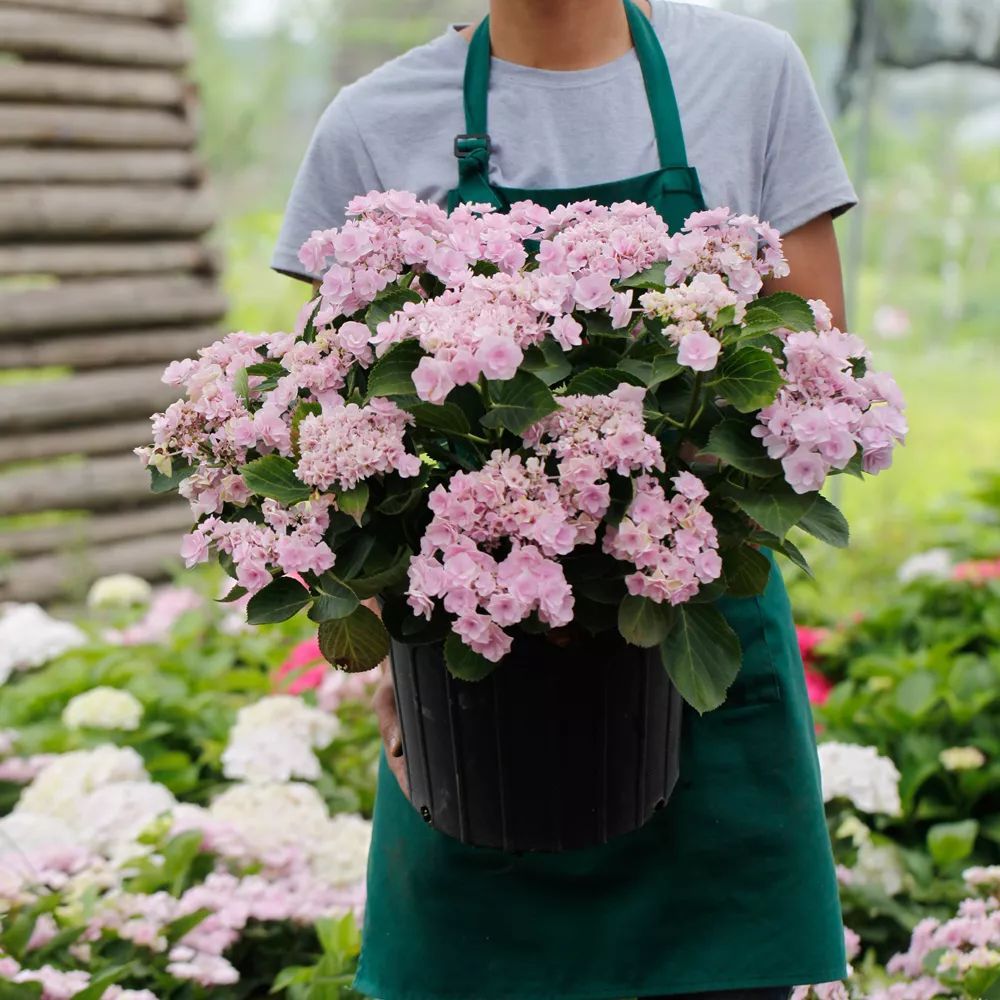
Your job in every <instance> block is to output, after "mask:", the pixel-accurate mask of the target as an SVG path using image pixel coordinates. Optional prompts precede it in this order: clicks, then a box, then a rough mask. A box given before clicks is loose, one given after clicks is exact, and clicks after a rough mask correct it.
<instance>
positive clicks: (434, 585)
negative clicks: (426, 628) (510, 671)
mask: <svg viewBox="0 0 1000 1000" xmlns="http://www.w3.org/2000/svg"><path fill="white" fill-rule="evenodd" d="M428 506H429V507H430V509H431V511H432V513H433V514H434V518H433V520H432V521H431V523H430V524H429V525H428V527H427V530H426V531H425V532H424V537H423V540H422V541H421V546H420V553H419V554H418V555H416V556H414V558H413V560H412V561H411V563H410V568H409V579H410V586H409V590H408V594H409V597H408V600H409V604H410V607H412V608H413V610H414V611H415V612H416V613H417V614H421V615H424V616H425V617H427V618H430V616H431V614H432V613H433V610H434V601H435V599H440V600H441V602H442V604H443V606H444V609H445V610H446V611H447V612H449V614H453V615H456V616H457V617H456V621H455V624H454V625H453V630H454V631H455V633H456V634H457V635H459V636H460V637H461V638H462V639H463V641H464V642H465V643H466V645H468V646H469V647H470V648H472V649H473V650H475V651H476V652H477V653H480V654H481V655H482V656H485V657H486V658H487V659H490V660H493V661H494V662H495V661H497V660H500V659H501V658H502V657H503V656H505V655H506V654H507V652H509V650H510V645H511V636H510V635H509V634H508V633H506V632H504V631H503V626H505V625H514V624H516V623H517V622H519V621H523V620H524V619H525V618H527V617H528V616H529V615H530V614H531V613H532V612H533V611H537V612H538V616H539V618H540V619H541V620H542V621H544V622H547V623H548V624H550V625H553V626H560V625H566V624H568V623H569V622H570V621H571V620H572V618H573V594H572V591H571V590H570V587H569V584H568V583H567V582H566V577H565V574H564V573H563V569H562V566H561V565H560V564H559V562H558V561H557V559H556V558H555V557H557V556H560V555H566V554H567V553H568V552H571V551H572V549H573V547H574V545H575V544H576V538H577V532H576V529H575V528H574V527H573V525H572V524H571V523H570V517H569V512H568V511H567V510H566V509H565V507H564V506H563V504H562V503H561V502H560V495H559V488H558V486H557V485H556V484H555V483H553V482H552V481H551V480H550V477H549V476H548V474H547V473H546V471H545V466H544V464H543V462H542V461H541V459H539V458H537V457H529V458H526V459H525V458H522V457H521V456H520V455H512V454H511V453H510V452H507V451H496V452H494V453H493V455H492V457H491V458H490V460H489V461H488V462H487V463H486V465H485V466H484V467H483V468H482V469H480V470H479V471H478V472H458V473H456V474H455V475H454V476H452V478H451V481H450V482H449V484H448V486H447V487H444V486H439V487H437V489H435V490H434V492H433V493H432V494H431V495H430V497H429V499H428ZM502 545H503V546H506V545H509V547H510V549H509V552H508V554H507V555H505V556H502V557H500V558H498V557H497V556H495V555H493V554H491V553H492V552H496V551H497V550H498V549H499V548H500V547H501V546H502Z"/></svg>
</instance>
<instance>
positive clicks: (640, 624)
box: [618, 594, 676, 649]
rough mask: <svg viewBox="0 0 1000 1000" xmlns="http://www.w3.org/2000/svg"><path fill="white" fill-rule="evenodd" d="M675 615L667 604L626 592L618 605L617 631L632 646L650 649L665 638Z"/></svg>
mask: <svg viewBox="0 0 1000 1000" xmlns="http://www.w3.org/2000/svg"><path fill="white" fill-rule="evenodd" d="M675 617H676V615H675V613H674V608H673V607H672V606H671V605H669V604H657V603H656V602H655V601H651V600H650V599H649V598H648V597H634V596H633V595H632V594H628V595H627V596H626V597H625V598H624V599H623V600H622V602H621V604H619V605H618V631H619V632H620V633H621V634H622V637H623V638H624V639H625V641H626V642H630V643H631V644H632V645H633V646H641V647H642V648H643V649H652V648H653V647H654V646H659V644H660V643H661V642H663V640H664V639H666V637H667V634H668V633H669V632H670V628H671V626H672V625H673V623H674V618H675Z"/></svg>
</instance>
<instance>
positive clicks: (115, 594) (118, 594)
mask: <svg viewBox="0 0 1000 1000" xmlns="http://www.w3.org/2000/svg"><path fill="white" fill-rule="evenodd" d="M152 593H153V588H152V587H150V585H149V584H148V583H147V582H146V581H145V580H143V579H142V577H138V576H133V575H132V574H131V573H115V574H114V575H112V576H102V577H101V578H100V579H99V580H95V581H94V583H93V584H92V585H91V587H90V591H89V592H88V593H87V606H88V607H90V608H129V607H132V606H133V605H136V604H147V603H149V599H150V597H151V596H152Z"/></svg>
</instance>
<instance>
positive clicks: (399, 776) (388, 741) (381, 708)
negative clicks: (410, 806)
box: [372, 669, 410, 798]
mask: <svg viewBox="0 0 1000 1000" xmlns="http://www.w3.org/2000/svg"><path fill="white" fill-rule="evenodd" d="M372 706H373V707H374V709H375V715H376V716H377V717H378V728H379V732H380V733H381V734H382V742H383V743H384V744H385V756H386V760H387V761H388V763H389V770H390V771H392V773H393V774H394V775H395V776H396V780H397V781H398V782H399V787H400V789H401V790H402V792H403V794H404V795H405V796H406V797H407V798H409V797H410V788H409V783H408V782H407V780H406V761H405V760H404V759H403V738H402V735H401V733H400V729H399V713H398V712H397V711H396V692H395V691H394V690H393V686H392V674H391V673H390V672H389V670H388V669H385V670H383V672H382V679H381V680H380V681H379V682H378V687H377V688H376V689H375V695H374V697H373V698H372Z"/></svg>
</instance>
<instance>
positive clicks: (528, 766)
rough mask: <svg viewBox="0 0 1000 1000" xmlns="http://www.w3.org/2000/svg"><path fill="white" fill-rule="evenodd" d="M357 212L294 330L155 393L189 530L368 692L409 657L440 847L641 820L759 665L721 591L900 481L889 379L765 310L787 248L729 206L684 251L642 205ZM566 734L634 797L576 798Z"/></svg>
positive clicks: (551, 839)
mask: <svg viewBox="0 0 1000 1000" xmlns="http://www.w3.org/2000/svg"><path fill="white" fill-rule="evenodd" d="M349 216H350V218H349V221H348V222H347V223H346V224H345V225H344V226H342V227H341V228H339V229H333V230H329V231H318V232H316V233H314V234H313V235H312V237H311V238H310V239H309V241H307V243H306V244H305V245H304V246H303V248H302V251H301V258H302V260H303V263H304V264H305V265H306V266H307V267H308V268H309V270H311V271H313V272H316V273H322V274H323V275H324V278H323V282H322V286H321V289H320V294H319V296H318V298H317V299H316V300H315V301H314V302H312V303H310V304H309V306H308V307H307V309H306V310H304V311H303V314H302V315H301V317H300V320H299V322H298V324H297V326H296V329H295V330H293V331H292V332H287V333H272V334H251V333H243V332H240V333H234V334H231V335H230V336H228V337H226V338H225V339H223V340H221V341H219V342H218V343H216V344H213V345H212V346H210V347H208V348H205V349H204V350H202V351H201V352H199V355H198V357H196V358H193V359H187V360H184V361H178V362H175V363H174V364H172V365H171V366H170V367H169V368H168V369H167V371H166V374H165V380H166V381H167V382H168V383H170V384H172V385H175V386H177V387H178V388H183V389H184V390H185V397H184V398H183V399H181V400H179V401H178V402H176V403H174V404H173V405H172V406H170V407H169V408H168V409H167V410H166V411H165V412H164V413H162V414H158V415H157V416H156V417H154V419H153V430H154V443H153V444H152V446H150V447H147V448H143V449H139V454H140V456H141V458H142V460H143V461H144V462H145V463H146V465H148V466H149V468H150V469H151V470H152V476H153V488H154V489H156V490H160V491H166V490H174V489H176V490H179V492H180V493H181V494H182V495H184V496H185V497H187V498H188V500H189V501H190V502H191V505H192V509H193V511H194V513H195V514H196V515H197V518H198V524H197V525H196V527H195V529H194V531H193V532H192V533H191V534H189V535H188V536H187V537H186V539H185V541H184V543H183V554H184V556H185V558H186V560H187V562H188V563H189V564H191V565H193V564H195V563H198V562H201V561H203V560H206V559H208V558H209V557H210V555H213V554H214V555H216V556H218V558H219V559H220V560H221V562H222V564H223V566H224V567H225V568H226V569H227V571H228V572H229V573H230V574H231V575H232V576H233V577H234V578H235V580H236V587H235V589H234V590H233V592H232V596H233V597H237V596H242V595H246V594H251V595H252V596H251V598H250V600H249V604H248V617H249V620H250V621H251V622H252V623H267V622H275V621H279V620H282V619H284V618H287V617H289V616H291V615H293V614H295V613H297V612H300V611H302V610H303V609H305V610H306V612H307V614H308V615H309V617H310V618H311V619H312V620H314V621H315V622H316V623H317V624H318V626H319V642H320V646H321V648H322V650H323V653H324V655H325V656H326V657H327V658H328V659H329V660H330V662H331V663H334V664H336V665H337V666H339V667H341V668H343V669H345V670H350V671H363V670H369V669H372V668H374V667H376V666H377V665H379V664H380V663H381V662H382V661H383V660H384V659H385V658H386V657H387V656H388V655H389V654H390V652H391V656H392V667H393V671H394V677H395V682H396V690H397V699H398V702H399V709H400V716H401V723H402V729H403V740H404V744H405V749H406V757H407V764H408V770H409V775H410V779H411V780H410V784H411V798H412V800H413V802H414V805H415V806H416V807H417V808H419V809H421V811H422V812H423V813H424V815H425V818H427V819H428V821H429V822H432V823H433V824H434V825H435V826H437V827H438V828H440V829H442V830H444V831H445V832H448V833H451V834H453V835H455V836H458V837H461V838H462V839H464V840H468V841H470V842H473V843H478V844H485V845H490V846H502V847H505V848H511V849H520V848H525V847H527V848H550V849H559V848H564V847H567V846H580V845H583V844H586V843H594V842H599V841H601V840H603V839H606V838H607V837H609V836H613V835H615V834H616V833H620V832H624V831H627V830H629V829H632V828H635V827H636V826H638V825H641V824H642V823H643V822H644V821H645V820H646V819H648V817H649V816H650V815H651V813H652V811H653V810H654V809H655V808H656V807H657V806H658V805H661V804H662V803H663V802H664V801H665V800H666V798H667V797H668V796H669V794H670V791H671V788H672V787H673V783H674V781H675V780H676V776H677V755H678V735H679V720H680V707H681V702H682V700H683V701H686V702H687V703H689V704H690V705H691V706H693V707H694V708H695V709H696V710H698V711H699V712H706V711H710V710H712V709H714V708H716V707H717V706H719V705H720V704H721V703H722V702H723V701H724V699H725V697H726V691H727V688H728V687H729V685H730V684H731V682H732V681H733V679H734V678H735V677H736V675H737V673H738V671H739V669H740V661H741V651H740V643H739V640H738V638H737V636H736V635H735V633H734V632H733V630H732V629H731V628H730V627H729V625H728V624H727V622H726V620H725V619H724V618H723V616H722V615H721V614H720V612H719V610H718V609H717V608H716V607H715V604H714V602H715V601H716V599H718V598H721V597H723V596H731V597H745V596H752V595H754V594H756V593H759V592H760V591H761V590H763V588H764V586H765V583H766V581H767V578H768V571H769V566H770V564H769V561H768V559H767V558H766V556H765V555H764V554H762V552H761V551H760V547H761V546H767V547H768V548H770V549H772V550H774V551H777V552H781V553H783V554H784V555H786V556H787V557H788V558H790V559H791V560H792V561H794V562H795V563H797V564H799V565H804V560H803V558H802V555H801V553H800V552H799V551H798V549H796V547H795V546H794V544H793V543H792V542H791V541H789V540H788V538H787V534H788V532H789V530H790V529H791V528H792V527H793V526H796V525H798V526H799V527H801V528H804V529H805V530H806V531H808V532H810V533H812V534H814V535H816V536H818V537H820V538H822V539H823V540H825V541H827V542H830V543H832V544H835V545H838V544H845V543H846V538H847V526H846V523H845V522H844V519H843V517H842V516H841V514H840V513H839V511H837V510H836V508H835V507H834V506H833V505H832V504H830V503H829V502H828V501H827V500H826V499H825V498H823V497H821V496H820V495H819V493H818V491H819V489H820V488H821V487H822V485H823V483H824V481H825V479H826V477H827V475H828V474H831V473H841V472H848V473H853V474H856V475H862V474H864V473H874V472H878V471H879V470H880V469H882V468H885V467H886V466H887V465H888V464H889V463H890V461H891V454H892V449H893V446H894V444H895V443H896V442H898V441H901V440H902V439H903V436H904V433H905V429H906V428H905V422H904V419H903V416H902V405H903V403H902V398H901V396H900V394H899V390H898V389H897V387H896V385H895V383H894V382H893V380H892V379H891V377H889V376H888V375H886V374H884V373H879V372H875V371H873V370H871V369H870V367H869V364H870V358H869V354H868V352H867V350H866V348H865V346H864V344H863V343H862V342H861V341H860V340H859V339H858V338H857V337H855V336H853V335H851V334H847V333H843V332H841V331H839V330H836V329H834V328H833V326H832V324H831V316H830V312H829V310H828V309H827V308H826V307H825V306H824V304H823V303H822V302H818V301H814V302H812V303H807V302H806V301H804V300H803V299H801V298H799V297H797V296H795V295H791V294H788V293H779V294H775V295H770V296H767V297H763V298H762V297H760V292H761V288H762V282H763V279H764V278H765V277H766V276H768V275H772V274H774V275H779V276H780V275H782V274H784V273H787V264H786V263H785V261H784V259H783V257H782V253H781V243H780V238H779V236H778V234H777V233H776V232H775V231H774V230H773V229H772V228H771V227H769V226H768V225H766V224H764V223H761V222H760V221H758V220H757V219H755V218H752V217H748V216H731V215H730V213H729V211H728V210H727V209H717V210H714V211H710V212H702V213H698V214H697V215H694V216H692V217H691V218H690V219H689V220H688V222H687V225H686V227H685V229H684V230H683V231H681V232H678V233H673V234H671V233H669V232H668V230H667V227H666V225H665V224H664V223H663V221H662V220H661V219H660V218H659V217H658V216H657V215H656V213H655V212H654V211H653V210H652V209H650V208H648V207H647V206H644V205H636V204H632V203H624V204H619V205H615V206H613V207H611V208H605V207H601V206H598V205H596V204H594V203H592V202H584V203H580V204H576V205H568V206H564V207H561V208H559V209H556V210H554V211H549V210H546V209H544V208H542V207H540V206H538V205H535V204H532V203H529V202H523V203H520V204H517V205H515V206H513V208H512V210H511V211H510V213H509V214H503V215H501V214H498V213H495V212H493V211H491V210H489V209H488V208H487V207H484V206H460V207H459V208H457V209H456V210H455V211H454V212H453V213H451V214H450V215H448V214H446V213H445V212H444V211H443V210H442V209H440V208H439V207H437V206H435V205H432V204H427V203H423V202H420V201H418V200H417V199H416V198H415V197H414V196H413V195H412V194H409V193H407V192H397V191H389V192H386V193H371V194H369V195H367V196H365V197H362V198H357V199H355V200H354V201H353V202H352V203H351V205H350V206H349ZM375 598H377V599H378V601H379V604H378V605H377V606H376V607H375V609H373V608H372V607H371V606H370V605H371V599H375ZM366 601H367V602H368V604H366V603H365V602H366ZM377 611H380V613H377ZM595 734H600V737H599V738H595ZM567 746H569V747H572V753H573V756H574V759H575V766H574V768H573V769H572V771H573V773H577V774H579V773H584V772H591V771H601V773H606V772H607V769H608V768H609V767H610V768H612V769H616V770H617V772H621V774H622V780H621V781H613V782H608V781H605V782H604V784H603V785H602V789H603V791H600V792H596V791H595V790H594V786H592V785H588V784H586V783H584V782H580V781H578V782H577V784H576V785H573V783H572V782H573V780H574V779H572V778H571V776H570V770H569V769H568V767H567V766H565V765H566V759H567V757H566V755H567V753H568V751H567V750H566V747H567ZM581 753H585V754H591V755H592V756H593V760H590V759H589V758H588V759H587V761H586V762H585V763H584V764H582V765H581V763H580V759H579V757H580V754H581ZM602 769H603V770H602ZM567 782H569V783H570V785H569V786H567V784H566V783H567ZM609 788H610V789H611V791H610V792H609V791H608V789H609ZM554 789H556V790H561V791H559V792H558V793H556V794H554V792H553V790H554ZM595 796H600V798H601V801H600V802H599V803H598V802H596V801H595ZM595 817H596V818H595Z"/></svg>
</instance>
